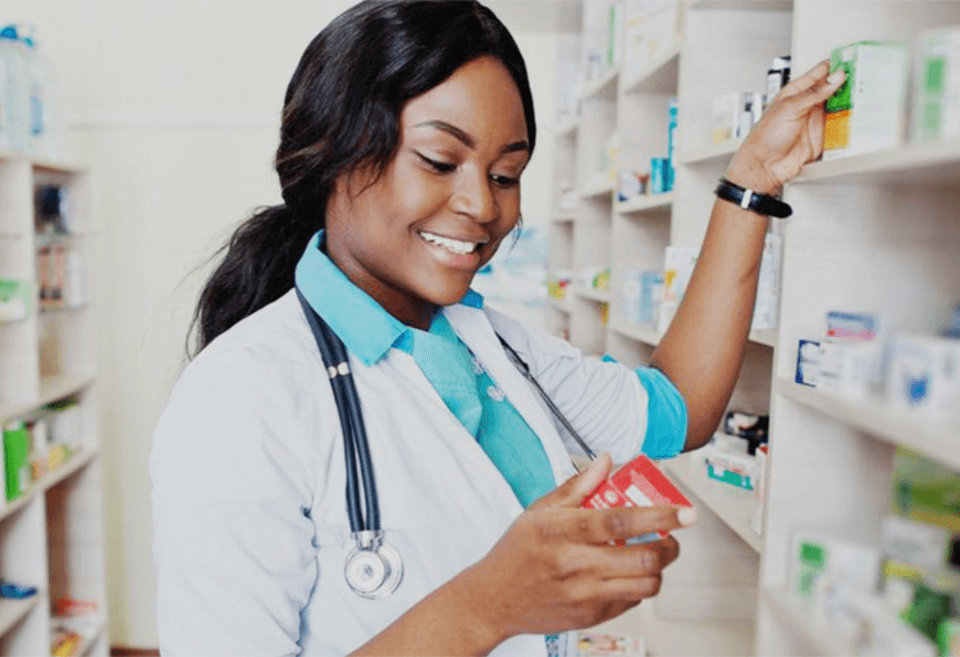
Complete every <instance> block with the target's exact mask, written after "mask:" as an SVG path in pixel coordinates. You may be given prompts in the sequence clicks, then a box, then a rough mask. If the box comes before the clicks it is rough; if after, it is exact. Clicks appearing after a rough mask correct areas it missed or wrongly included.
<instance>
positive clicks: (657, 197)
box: [615, 192, 674, 214]
mask: <svg viewBox="0 0 960 657" xmlns="http://www.w3.org/2000/svg"><path fill="white" fill-rule="evenodd" d="M673 198H674V195H673V193H672V192H670V193H667V194H644V195H642V196H636V197H634V198H631V199H628V200H626V201H617V203H616V206H615V207H616V210H617V212H619V213H620V214H640V213H650V212H651V211H654V210H669V209H670V207H671V206H672V205H673Z"/></svg>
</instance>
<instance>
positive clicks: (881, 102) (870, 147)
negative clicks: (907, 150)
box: [823, 41, 910, 160]
mask: <svg viewBox="0 0 960 657" xmlns="http://www.w3.org/2000/svg"><path fill="white" fill-rule="evenodd" d="M909 61H910V51H909V49H908V47H907V45H906V44H905V43H900V42H880V41H861V42H858V43H853V44H850V45H849V46H844V47H842V48H837V49H836V50H834V51H833V53H832V54H831V55H830V72H831V73H833V72H835V71H837V70H840V69H843V70H844V71H845V72H846V74H847V78H846V81H845V82H844V83H843V86H841V87H840V88H839V89H838V90H837V92H836V93H835V94H834V95H833V96H831V97H830V98H829V99H828V100H827V104H826V112H827V116H826V125H825V128H824V139H823V159H824V160H832V159H836V158H839V157H846V156H849V155H858V154H861V153H869V152H872V151H878V150H883V149H885V148H893V147H894V146H897V145H898V144H900V143H901V142H902V141H903V132H904V130H903V128H904V125H905V123H906V98H907V94H906V88H907V72H908V69H909Z"/></svg>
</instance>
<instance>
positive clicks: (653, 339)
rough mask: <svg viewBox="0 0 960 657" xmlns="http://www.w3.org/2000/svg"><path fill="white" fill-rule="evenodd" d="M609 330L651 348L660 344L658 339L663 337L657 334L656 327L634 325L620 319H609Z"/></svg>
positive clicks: (651, 325)
mask: <svg viewBox="0 0 960 657" xmlns="http://www.w3.org/2000/svg"><path fill="white" fill-rule="evenodd" d="M610 330H612V331H613V332H614V333H617V334H618V335H622V336H623V337H625V338H630V339H631V340H635V341H636V342H640V343H642V344H648V345H650V346H653V347H656V346H657V345H658V344H660V338H661V337H663V336H661V335H660V334H659V333H658V332H657V327H656V326H654V325H653V324H647V325H641V324H636V323H634V322H630V321H627V320H625V319H623V318H621V317H611V318H610Z"/></svg>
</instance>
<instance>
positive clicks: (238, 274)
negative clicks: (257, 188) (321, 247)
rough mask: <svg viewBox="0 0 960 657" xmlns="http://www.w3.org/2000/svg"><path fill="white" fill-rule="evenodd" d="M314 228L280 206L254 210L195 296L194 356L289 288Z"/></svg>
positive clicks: (232, 238)
mask: <svg viewBox="0 0 960 657" xmlns="http://www.w3.org/2000/svg"><path fill="white" fill-rule="evenodd" d="M320 228H322V226H320V225H318V226H309V225H307V224H305V223H304V222H301V221H298V220H297V218H296V217H295V216H294V214H293V212H291V211H290V209H289V208H288V207H287V206H286V205H274V206H271V207H265V208H260V209H258V210H257V211H256V213H255V214H254V215H253V217H251V218H250V219H248V220H247V221H245V222H244V223H243V224H241V225H240V227H239V228H237V230H236V231H235V232H234V233H233V236H232V237H231V238H230V242H229V243H227V244H226V245H224V246H223V248H221V249H220V251H219V252H218V253H222V252H223V251H224V250H226V255H225V256H224V258H223V260H222V261H221V262H220V264H219V265H218V266H217V268H216V269H215V270H214V272H213V275H212V276H210V279H209V280H208V281H207V283H206V285H205V286H204V288H203V291H202V292H201V293H200V301H199V303H198V305H197V310H196V313H195V314H194V323H195V324H196V327H197V329H198V331H199V332H198V335H197V352H200V351H201V350H202V349H203V348H204V347H206V346H207V345H208V344H210V343H211V342H212V341H213V340H214V338H216V337H217V336H218V335H220V334H221V333H223V332H224V331H226V330H227V329H228V328H230V327H231V326H233V325H234V324H236V323H237V322H239V321H240V320H241V319H243V318H244V317H246V316H247V315H250V314H252V313H254V312H256V311H257V310H259V309H260V308H263V307H264V306H266V305H267V304H268V303H271V302H272V301H276V300H277V299H279V298H280V297H281V296H283V294H284V293H286V292H287V291H288V290H290V288H292V287H293V285H294V271H295V270H296V267H297V262H299V260H300V256H301V255H303V250H304V249H305V248H306V246H307V243H308V242H309V241H310V238H311V237H312V236H313V234H314V233H315V232H316V231H317V230H319V229H320Z"/></svg>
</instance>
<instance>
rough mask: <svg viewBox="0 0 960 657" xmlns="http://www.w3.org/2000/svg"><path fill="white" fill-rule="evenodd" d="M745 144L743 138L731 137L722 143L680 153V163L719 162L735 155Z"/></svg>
mask: <svg viewBox="0 0 960 657" xmlns="http://www.w3.org/2000/svg"><path fill="white" fill-rule="evenodd" d="M742 144H743V140H742V139H729V140H727V141H725V142H723V143H722V144H711V145H710V146H704V147H703V148H698V149H696V150H692V151H687V152H686V153H682V154H681V155H680V164H686V165H688V166H689V165H693V164H707V163H709V162H719V161H720V160H724V159H728V158H730V157H732V156H733V154H734V153H736V152H737V151H738V150H740V146H741V145H742Z"/></svg>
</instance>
